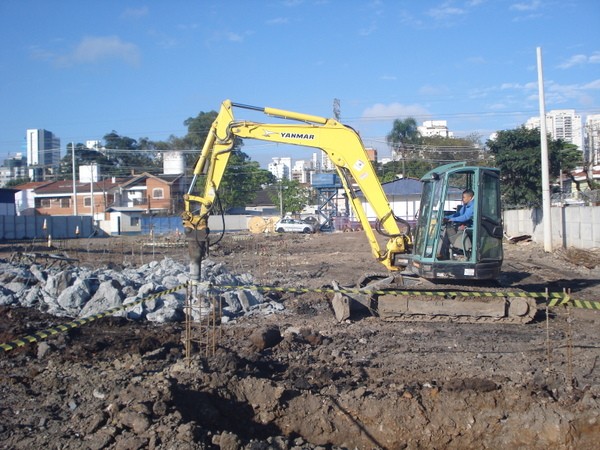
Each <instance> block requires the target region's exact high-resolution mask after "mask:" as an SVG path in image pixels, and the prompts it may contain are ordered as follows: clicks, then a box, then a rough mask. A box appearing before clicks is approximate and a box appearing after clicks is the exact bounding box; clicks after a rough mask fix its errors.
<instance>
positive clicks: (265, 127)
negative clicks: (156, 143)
mask: <svg viewBox="0 0 600 450" xmlns="http://www.w3.org/2000/svg"><path fill="white" fill-rule="evenodd" d="M234 108H241V109H251V110H254V111H260V112H263V113H264V114H266V115H268V116H272V117H277V118H279V119H285V120H288V121H292V123H259V122H252V121H246V120H236V119H235V118H234V114H233V109H234ZM236 139H257V140H261V141H268V142H276V143H280V144H290V145H299V146H304V147H313V148H318V149H321V150H322V151H324V152H325V153H326V154H327V155H328V156H329V158H330V159H331V161H332V162H333V164H334V165H335V168H336V171H337V173H338V175H339V176H340V179H341V181H342V186H343V188H344V190H345V192H346V194H347V196H348V199H349V200H350V203H351V205H352V208H353V209H354V212H355V213H356V215H357V217H358V218H359V220H360V222H361V225H362V227H363V229H364V230H365V233H366V235H367V238H368V241H369V244H370V246H371V251H372V254H373V256H374V257H375V258H377V260H379V261H380V262H381V263H382V264H383V265H384V266H385V267H386V268H387V269H388V270H392V271H397V270H400V269H403V268H404V267H406V265H407V263H408V262H407V260H406V259H405V256H406V254H407V253H409V252H410V246H411V240H410V237H409V235H408V233H404V232H402V231H401V229H400V226H399V225H398V220H399V219H397V218H396V217H395V216H394V214H393V211H392V208H391V207H390V204H389V202H388V200H387V197H386V195H385V193H384V191H383V188H382V187H381V184H380V183H379V180H378V178H377V174H376V173H375V170H374V169H373V166H372V165H371V162H370V161H369V159H368V155H367V152H366V150H365V148H364V146H363V144H362V141H361V139H360V136H359V135H358V133H356V131H354V130H353V129H352V128H350V127H348V126H346V125H343V124H341V123H339V122H338V121H336V120H334V119H327V118H324V117H319V116H314V115H309V114H302V113H297V112H292V111H285V110H282V109H277V108H268V107H267V108H259V107H255V106H249V105H243V104H239V103H233V102H231V101H229V100H226V101H224V102H223V103H222V105H221V108H220V111H219V113H218V115H217V118H216V119H215V120H214V122H213V124H212V126H211V129H210V131H209V135H208V138H207V139H206V142H205V144H204V146H203V148H202V152H201V154H200V157H199V158H198V161H197V162H196V165H195V167H194V172H193V175H194V178H193V180H192V183H191V184H190V188H189V190H188V193H187V194H186V195H185V196H184V213H183V221H184V228H185V230H186V234H187V237H188V247H189V250H190V253H191V254H193V257H192V261H193V262H192V265H198V264H197V263H194V261H199V260H201V259H202V258H203V257H204V255H205V254H206V251H207V245H208V244H207V242H208V233H209V231H208V216H209V215H210V212H211V209H212V207H213V205H214V202H215V198H216V196H217V191H218V189H219V185H220V183H221V180H222V178H223V174H224V172H225V169H226V167H227V164H228V161H229V157H230V155H231V152H232V151H233V149H234V146H235V143H236ZM201 175H203V176H204V179H205V182H204V186H202V192H201V193H195V190H197V184H198V183H197V181H198V179H199V177H200V176H201ZM355 185H357V186H358V187H359V188H360V189H361V191H362V193H363V194H364V196H365V197H366V199H367V201H368V203H369V204H370V205H371V207H372V208H373V210H374V211H375V215H376V216H377V220H378V228H379V229H381V230H383V233H384V234H385V235H386V237H387V238H388V241H387V244H386V245H385V248H381V246H380V244H379V242H378V240H377V238H376V236H375V233H374V231H373V229H372V228H371V225H370V224H369V220H368V217H367V214H366V212H365V210H364V208H363V205H362V203H361V201H360V199H359V198H358V197H357V195H356V193H355V188H354V186H355ZM191 272H192V275H193V277H196V276H197V275H198V274H199V269H198V268H197V267H192V268H191Z"/></svg>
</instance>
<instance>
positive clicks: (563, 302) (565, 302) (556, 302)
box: [548, 295, 600, 311]
mask: <svg viewBox="0 0 600 450" xmlns="http://www.w3.org/2000/svg"><path fill="white" fill-rule="evenodd" d="M548 306H549V307H555V306H573V307H575V308H581V309H595V310H597V311H600V302H597V301H593V300H576V299H574V298H570V297H569V296H567V295H565V296H563V297H562V298H553V299H552V300H549V301H548Z"/></svg>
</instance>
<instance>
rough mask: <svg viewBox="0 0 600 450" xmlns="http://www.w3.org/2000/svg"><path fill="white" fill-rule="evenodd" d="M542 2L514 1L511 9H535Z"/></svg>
mask: <svg viewBox="0 0 600 450" xmlns="http://www.w3.org/2000/svg"><path fill="white" fill-rule="evenodd" d="M541 4H542V2H541V1H540V0H531V1H529V2H520V3H513V4H512V5H510V9H512V10H514V11H535V10H537V9H538V8H539V7H540V5H541Z"/></svg>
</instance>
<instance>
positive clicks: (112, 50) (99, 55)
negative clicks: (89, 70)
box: [55, 36, 141, 66]
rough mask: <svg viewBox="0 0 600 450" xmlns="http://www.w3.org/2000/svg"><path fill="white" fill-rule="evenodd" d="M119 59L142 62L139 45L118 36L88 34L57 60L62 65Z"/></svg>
mask: <svg viewBox="0 0 600 450" xmlns="http://www.w3.org/2000/svg"><path fill="white" fill-rule="evenodd" d="M111 59H117V60H122V61H124V62H125V63H127V64H129V65H131V66H137V65H139V63H140V59H141V57H140V51H139V49H138V47H137V45H135V44H132V43H130V42H124V41H122V40H121V39H120V38H119V37H118V36H86V37H84V38H83V39H82V40H81V42H80V43H79V44H77V46H76V47H75V48H74V49H73V51H72V52H70V53H68V54H65V55H62V56H59V57H57V58H56V59H55V62H56V63H57V64H59V65H61V66H72V65H76V64H97V63H100V62H103V61H107V60H111Z"/></svg>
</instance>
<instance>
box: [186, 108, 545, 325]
mask: <svg viewBox="0 0 600 450" xmlns="http://www.w3.org/2000/svg"><path fill="white" fill-rule="evenodd" d="M235 108H237V109H245V110H252V111H255V112H261V113H263V114H265V115H267V116H270V117H274V118H277V119H278V120H279V121H280V122H278V123H261V122H253V121H247V120H239V119H236V118H235V116H234V109H235ZM239 139H256V140H261V141H266V142H274V143H280V144H290V145H298V146H304V147H312V148H318V149H321V150H322V151H324V152H325V153H326V154H327V155H328V156H329V158H330V160H331V161H332V163H333V164H334V166H335V169H336V171H337V173H338V175H339V177H340V180H341V182H342V186H343V188H344V190H345V193H346V195H347V197H348V200H349V201H350V204H351V206H352V208H353V210H354V212H355V214H356V216H357V217H358V219H359V221H360V222H361V225H362V228H363V230H364V232H365V234H366V236H367V240H368V242H369V245H370V246H371V252H372V254H373V256H374V257H375V258H376V259H377V260H378V261H380V262H381V263H382V264H383V266H384V267H385V268H386V269H388V270H389V271H391V272H396V273H399V271H401V270H404V269H408V270H409V271H411V272H412V273H413V275H417V276H419V277H421V279H426V280H430V281H431V280H433V281H435V280H448V279H458V280H463V281H464V280H467V282H468V280H485V279H494V278H495V277H497V276H498V274H499V273H500V266H501V265H502V220H501V216H500V190H499V175H498V170H497V169H493V168H484V167H469V166H466V164H465V163H454V164H449V165H446V166H442V167H440V168H437V169H435V170H433V171H431V172H430V173H428V174H427V175H425V177H423V178H422V180H421V181H422V182H423V193H422V197H421V201H420V211H419V218H418V223H417V228H416V230H415V244H414V246H413V241H412V234H411V232H410V231H411V229H410V226H409V225H408V222H406V221H404V220H402V219H399V218H397V217H396V216H395V215H394V212H393V210H392V208H391V206H390V203H389V201H388V199H387V196H386V194H385V192H384V190H383V187H382V185H381V183H380V182H379V180H378V178H377V175H376V173H375V170H374V169H373V166H372V165H371V162H370V161H369V159H368V155H367V152H366V150H365V148H364V146H363V143H362V141H361V138H360V136H359V135H358V133H357V132H356V131H355V130H353V129H352V128H350V127H348V126H346V125H343V124H341V123H340V122H338V121H337V120H334V119H328V118H324V117H319V116H314V115H310V114H303V113H298V112H293V111H286V110H283V109H277V108H269V107H264V108H262V107H256V106H250V105H244V104H240V103H233V102H231V101H230V100H226V101H224V102H223V103H222V104H221V108H220V110H219V112H218V114H217V117H216V119H215V120H214V122H213V123H212V125H211V128H210V131H209V133H208V137H207V139H206V141H205V143H204V146H203V148H202V151H201V153H200V156H199V158H198V160H197V162H196V164H195V166H194V171H193V180H192V182H191V184H190V187H189V190H188V192H187V194H186V195H184V212H183V215H182V217H183V224H184V228H185V233H186V237H187V242H188V250H189V253H190V278H191V279H192V281H199V280H200V266H201V262H202V259H203V258H204V257H205V256H206V254H207V252H208V247H209V234H210V231H209V228H208V217H209V216H210V214H211V212H212V210H213V208H214V205H215V202H216V201H217V200H218V197H217V196H218V190H219V186H220V184H221V181H222V179H223V175H224V173H225V170H226V168H227V164H228V162H229V158H230V156H231V154H232V152H233V151H234V149H235V147H236V144H237V140H239ZM357 188H358V189H360V190H361V192H362V194H363V195H364V197H365V199H366V201H367V203H368V204H369V206H370V208H371V209H372V210H373V212H374V214H375V216H376V219H377V223H376V226H375V230H373V228H372V227H371V224H370V222H369V218H368V217H367V213H366V211H365V208H364V207H363V204H362V202H361V200H360V199H359V197H358V196H357V194H356V189H357ZM465 189H468V190H469V191H470V192H474V198H475V206H474V215H473V220H472V223H469V224H468V225H467V226H465V227H462V228H461V234H460V236H461V238H460V239H458V240H455V241H454V242H452V243H451V245H450V244H448V248H449V253H448V256H447V257H442V256H439V255H440V251H441V250H442V249H444V248H446V247H445V246H443V245H442V244H445V241H444V232H445V231H446V230H445V229H444V224H446V223H447V214H449V213H452V211H451V209H452V208H454V207H455V206H457V202H456V199H457V198H460V194H461V193H462V192H463V190H465ZM457 196H458V197H457ZM449 210H450V211H449ZM375 231H377V232H378V233H380V234H382V235H383V236H385V238H386V239H387V242H386V244H385V246H384V247H382V246H381V245H380V243H379V241H378V239H377V237H376V235H375ZM455 236H456V235H455ZM397 280H405V277H402V276H401V277H394V276H385V277H381V278H380V279H376V277H365V278H363V279H362V280H360V281H359V282H358V283H357V286H356V287H357V288H358V292H359V295H358V296H357V297H356V298H355V299H351V298H350V297H348V296H347V295H346V294H344V293H342V292H343V289H338V293H336V294H335V296H334V298H333V301H332V303H333V307H334V311H335V313H336V317H337V318H338V320H344V319H346V318H348V317H349V314H350V306H352V305H353V304H361V305H364V306H367V307H368V308H369V309H378V311H379V315H380V316H381V317H383V318H384V319H388V320H428V321H429V320H452V321H461V322H473V321H475V322H477V321H486V320H488V321H493V322H498V323H505V322H508V323H524V322H527V321H529V320H531V318H532V317H533V314H534V313H535V304H534V303H530V302H528V301H521V300H514V299H510V298H506V299H496V300H494V301H492V302H490V301H488V300H487V299H481V298H470V299H468V301H458V300H457V299H455V298H447V299H444V300H443V301H437V302H432V301H431V299H424V298H423V297H420V298H418V297H412V296H400V297H399V296H397V295H393V296H388V295H379V294H376V295H375V296H373V294H372V292H373V291H377V292H382V290H385V289H386V286H387V287H391V285H392V284H394V283H397ZM402 283H404V284H403V286H405V284H406V283H405V282H404V281H402ZM334 285H337V283H334ZM373 286H374V287H375V288H374V289H373ZM352 288H354V287H352ZM351 300H353V301H351ZM376 304H378V306H377V307H375V308H373V305H376Z"/></svg>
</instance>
